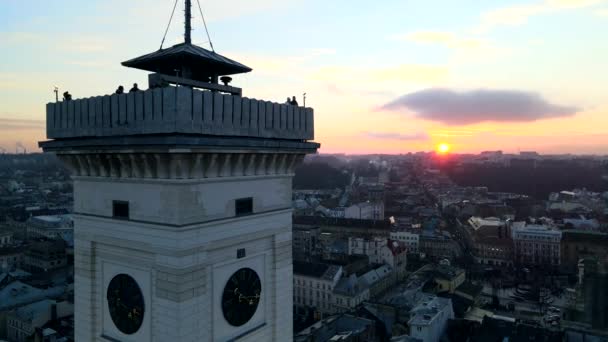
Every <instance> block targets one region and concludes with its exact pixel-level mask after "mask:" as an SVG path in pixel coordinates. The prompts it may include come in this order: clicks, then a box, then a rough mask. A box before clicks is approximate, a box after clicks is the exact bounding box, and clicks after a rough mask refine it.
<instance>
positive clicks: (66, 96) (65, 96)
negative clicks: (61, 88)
mask: <svg viewBox="0 0 608 342" xmlns="http://www.w3.org/2000/svg"><path fill="white" fill-rule="evenodd" d="M71 100H72V94H70V93H68V92H67V91H65V92H63V101H71Z"/></svg>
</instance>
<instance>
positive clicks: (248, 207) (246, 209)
mask: <svg viewBox="0 0 608 342" xmlns="http://www.w3.org/2000/svg"><path fill="white" fill-rule="evenodd" d="M234 211H235V215H236V216H243V215H249V214H252V213H253V198H251V197H248V198H239V199H237V200H235V201H234Z"/></svg>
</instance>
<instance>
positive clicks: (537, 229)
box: [511, 222, 562, 266]
mask: <svg viewBox="0 0 608 342" xmlns="http://www.w3.org/2000/svg"><path fill="white" fill-rule="evenodd" d="M516 223H519V222H516ZM511 232H512V234H513V235H512V236H513V245H514V255H515V262H516V263H517V264H520V265H548V266H558V265H559V264H560V258H561V256H560V250H561V238H562V232H561V231H559V230H555V229H552V228H551V227H549V226H544V225H532V224H529V225H526V224H523V223H519V224H514V225H513V227H512V228H511Z"/></svg>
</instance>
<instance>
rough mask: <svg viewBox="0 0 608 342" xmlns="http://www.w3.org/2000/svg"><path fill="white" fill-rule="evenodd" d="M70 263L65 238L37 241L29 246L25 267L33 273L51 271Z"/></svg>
mask: <svg viewBox="0 0 608 342" xmlns="http://www.w3.org/2000/svg"><path fill="white" fill-rule="evenodd" d="M67 264H68V258H67V254H66V244H65V242H63V240H55V241H42V242H36V243H34V244H32V245H31V246H29V247H28V248H27V251H26V252H25V255H24V258H23V268H25V269H26V270H27V271H29V272H32V273H38V272H49V271H52V270H55V269H58V268H62V267H65V266H66V265H67Z"/></svg>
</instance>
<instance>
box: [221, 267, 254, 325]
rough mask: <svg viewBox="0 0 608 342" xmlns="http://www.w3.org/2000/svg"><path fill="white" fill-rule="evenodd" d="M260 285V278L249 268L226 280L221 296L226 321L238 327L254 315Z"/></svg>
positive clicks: (235, 273) (242, 269)
mask: <svg viewBox="0 0 608 342" xmlns="http://www.w3.org/2000/svg"><path fill="white" fill-rule="evenodd" d="M261 295H262V283H261V282H260V277H259V276H258V274H257V273H256V272H255V271H254V270H252V269H251V268H241V269H240V270H238V271H236V272H234V274H233V275H232V276H231V277H230V279H228V283H226V286H225V287H224V293H223V295H222V311H223V312H224V318H226V321H228V323H230V324H231V325H233V326H235V327H239V326H241V325H243V324H245V323H247V322H249V320H250V319H251V317H253V315H254V314H255V312H256V310H257V308H258V304H259V303H260V296H261Z"/></svg>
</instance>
